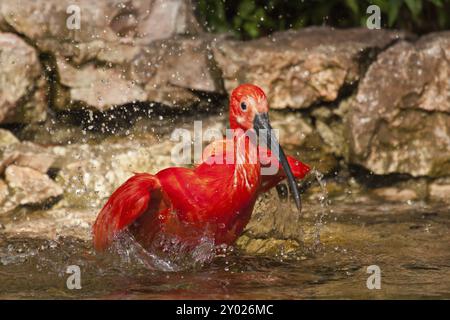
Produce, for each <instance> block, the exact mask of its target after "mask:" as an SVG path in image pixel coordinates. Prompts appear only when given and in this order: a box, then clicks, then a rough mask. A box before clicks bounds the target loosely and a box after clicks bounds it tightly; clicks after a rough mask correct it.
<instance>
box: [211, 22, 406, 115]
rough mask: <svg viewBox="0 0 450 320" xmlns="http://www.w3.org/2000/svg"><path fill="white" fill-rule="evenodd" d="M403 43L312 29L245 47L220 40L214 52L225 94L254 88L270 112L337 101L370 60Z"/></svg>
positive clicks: (374, 33)
mask: <svg viewBox="0 0 450 320" xmlns="http://www.w3.org/2000/svg"><path fill="white" fill-rule="evenodd" d="M405 37H406V35H405V34H404V33H399V32H392V31H386V30H368V29H365V28H364V29H363V28H360V29H346V30H337V29H331V28H317V27H316V28H305V29H302V30H300V31H287V32H280V33H275V34H274V35H272V36H270V37H268V38H263V39H258V40H253V41H247V42H242V41H230V40H227V39H225V40H220V41H218V42H217V43H216V44H215V45H214V47H213V51H214V58H215V59H216V61H217V63H218V66H219V67H220V69H221V70H222V73H223V77H224V82H225V87H226V89H227V91H228V92H230V91H231V90H232V89H233V88H234V87H236V86H237V85H238V84H240V83H245V82H250V83H255V84H257V85H259V86H261V87H262V88H263V89H264V90H265V91H266V93H267V94H268V98H269V103H270V106H271V107H272V108H276V109H282V108H288V107H289V108H307V107H309V106H311V105H312V104H314V103H317V102H321V101H334V100H336V98H337V97H338V94H339V91H340V90H341V89H342V88H343V87H344V86H348V85H352V84H354V83H355V82H357V81H358V80H359V78H360V75H361V71H362V69H364V63H367V60H369V58H368V57H370V56H371V55H373V54H375V53H376V52H377V51H379V50H381V49H383V48H385V47H386V46H387V45H389V44H390V43H392V42H393V41H396V40H398V39H402V38H405ZM364 60H365V61H364Z"/></svg>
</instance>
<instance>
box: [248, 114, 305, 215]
mask: <svg viewBox="0 0 450 320" xmlns="http://www.w3.org/2000/svg"><path fill="white" fill-rule="evenodd" d="M253 127H254V129H255V131H256V133H257V134H258V135H259V134H260V130H263V131H264V132H267V139H266V143H267V147H268V148H269V149H270V151H271V152H272V154H275V156H276V157H277V159H278V161H279V162H280V163H281V166H282V167H283V170H284V173H285V174H286V177H287V180H288V184H289V189H290V191H291V194H292V195H293V197H294V201H295V205H296V206H297V209H298V211H299V212H301V210H302V201H301V198H300V193H299V191H298V188H297V182H296V181H295V177H294V174H293V173H292V170H291V167H290V166H289V162H288V161H287V158H286V154H285V153H284V151H283V148H281V146H280V144H279V142H278V140H277V137H276V136H275V133H274V132H273V130H272V126H271V125H270V121H269V115H268V114H267V113H257V114H256V115H255V119H254V120H253Z"/></svg>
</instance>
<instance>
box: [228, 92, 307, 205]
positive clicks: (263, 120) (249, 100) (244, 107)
mask: <svg viewBox="0 0 450 320" xmlns="http://www.w3.org/2000/svg"><path fill="white" fill-rule="evenodd" d="M268 112H269V104H268V102H267V97H266V94H265V93H264V91H263V90H262V89H261V88H260V87H258V86H255V85H253V84H241V85H240V86H238V87H236V88H235V89H234V90H233V92H232V93H231V98H230V128H231V129H242V130H244V131H247V130H255V131H256V134H257V135H258V136H261V134H262V133H261V132H264V134H266V135H267V139H265V141H266V144H267V147H268V148H269V149H270V150H271V151H272V154H274V155H275V156H276V157H277V158H278V161H279V162H280V164H281V166H282V167H283V170H284V172H285V174H286V177H287V179H288V183H289V187H290V189H291V192H292V194H293V196H294V200H295V203H296V205H297V208H298V209H299V210H300V208H301V201H300V194H299V192H298V189H297V183H296V182H295V178H294V175H293V174H292V169H291V167H290V166H289V162H288V161H287V159H286V155H285V153H284V151H283V149H282V148H281V146H280V145H279V143H278V140H277V138H276V136H275V135H274V133H273V131H272V127H271V125H270V121H269V114H268ZM263 141H264V139H263Z"/></svg>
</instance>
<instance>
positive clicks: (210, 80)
mask: <svg viewBox="0 0 450 320" xmlns="http://www.w3.org/2000/svg"><path fill="white" fill-rule="evenodd" d="M209 41H210V37H208V36H202V37H197V38H189V39H188V38H180V37H179V38H174V39H170V40H161V41H155V42H153V43H152V44H150V45H147V46H145V47H140V48H139V47H138V49H137V51H136V53H135V54H134V56H133V57H132V58H129V59H127V60H126V61H123V62H122V64H120V65H113V66H110V67H108V66H106V67H105V66H104V65H103V66H98V65H97V64H95V63H88V64H85V65H83V66H82V67H74V66H72V65H70V64H68V63H67V62H66V61H65V60H64V59H63V58H57V72H58V74H59V78H60V82H61V85H62V86H61V87H60V88H59V95H58V99H57V100H56V101H55V102H56V107H57V108H59V109H67V108H70V107H74V106H75V107H76V106H83V107H84V106H87V107H90V108H93V109H95V110H99V111H104V110H108V109H111V108H114V107H115V106H118V105H124V104H136V103H138V102H158V103H162V104H164V105H167V106H172V107H178V108H190V107H191V106H193V105H196V104H198V103H199V102H200V98H199V96H198V95H197V94H195V93H194V92H193V91H198V92H208V93H223V89H222V85H221V80H220V77H219V75H218V73H217V70H216V69H215V67H214V65H213V63H212V62H211V61H210V60H211V57H212V54H211V52H210V49H209Z"/></svg>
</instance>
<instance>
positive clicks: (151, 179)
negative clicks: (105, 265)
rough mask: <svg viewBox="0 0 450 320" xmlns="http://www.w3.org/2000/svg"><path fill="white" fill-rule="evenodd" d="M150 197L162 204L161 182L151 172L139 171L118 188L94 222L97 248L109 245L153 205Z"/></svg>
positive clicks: (101, 248)
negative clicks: (119, 233)
mask: <svg viewBox="0 0 450 320" xmlns="http://www.w3.org/2000/svg"><path fill="white" fill-rule="evenodd" d="M156 197H157V198H159V199H152V198H156ZM150 200H152V206H153V205H154V206H159V202H160V201H161V185H160V182H159V180H158V178H156V177H155V176H153V175H151V174H148V173H137V174H135V175H134V176H133V177H131V178H130V179H128V180H127V181H126V182H125V183H124V184H122V185H121V186H120V187H119V188H118V189H117V190H116V191H114V193H113V194H112V195H111V197H110V198H109V200H108V202H106V204H105V206H104V207H103V209H102V210H101V211H100V213H99V214H98V216H97V220H96V221H95V224H94V226H93V235H94V247H95V249H96V250H98V251H103V250H105V249H107V248H108V246H109V245H110V244H111V242H112V240H113V239H114V236H115V235H116V234H117V233H118V232H120V231H121V230H123V229H124V228H126V227H127V226H129V225H130V224H131V223H132V222H133V221H135V220H136V219H137V218H139V217H140V216H141V215H142V214H144V213H145V212H147V211H148V210H149V209H150ZM158 200H159V201H158ZM157 202H158V203H157Z"/></svg>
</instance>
